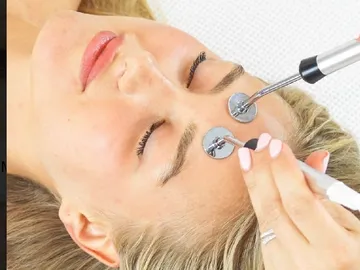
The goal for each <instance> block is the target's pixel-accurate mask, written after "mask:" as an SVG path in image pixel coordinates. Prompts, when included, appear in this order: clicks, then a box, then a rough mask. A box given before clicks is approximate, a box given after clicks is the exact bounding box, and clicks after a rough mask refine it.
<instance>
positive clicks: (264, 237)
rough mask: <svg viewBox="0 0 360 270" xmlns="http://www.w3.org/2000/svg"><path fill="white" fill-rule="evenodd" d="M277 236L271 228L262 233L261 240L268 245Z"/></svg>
mask: <svg viewBox="0 0 360 270" xmlns="http://www.w3.org/2000/svg"><path fill="white" fill-rule="evenodd" d="M275 238H276V234H275V233H274V230H273V229H270V230H268V231H266V232H264V233H262V234H261V235H260V240H261V242H262V243H263V244H264V245H267V244H268V243H269V242H270V241H271V240H273V239H275Z"/></svg>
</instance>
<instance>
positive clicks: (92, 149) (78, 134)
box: [36, 104, 122, 183]
mask: <svg viewBox="0 0 360 270" xmlns="http://www.w3.org/2000/svg"><path fill="white" fill-rule="evenodd" d="M63 105H65V104H63ZM52 109H54V108H52ZM101 111H102V113H101V114H100V113H98V111H94V110H91V111H90V110H87V111H84V110H76V109H73V110H70V108H69V107H66V106H63V111H58V110H51V109H50V108H48V110H47V111H46V113H42V114H41V115H39V116H38V118H37V119H38V121H39V122H38V125H37V128H36V132H37V133H38V136H37V138H38V143H39V146H40V147H39V151H40V156H41V160H42V162H43V163H44V164H45V167H46V169H47V170H48V171H49V173H50V174H51V175H52V176H54V177H55V178H59V179H67V180H68V181H74V179H77V180H76V181H79V182H80V181H81V180H82V179H83V180H85V179H86V180H85V181H89V180H90V179H102V180H101V181H100V182H99V183H104V182H106V181H107V179H112V178H113V176H112V175H116V174H117V173H118V172H117V171H116V168H119V163H118V161H119V160H120V152H121V149H119V147H118V145H119V144H121V134H122V130H121V128H120V127H121V125H120V124H119V125H114V123H116V121H117V122H118V121H119V119H116V118H114V113H113V112H112V111H107V110H105V109H102V110H101Z"/></svg>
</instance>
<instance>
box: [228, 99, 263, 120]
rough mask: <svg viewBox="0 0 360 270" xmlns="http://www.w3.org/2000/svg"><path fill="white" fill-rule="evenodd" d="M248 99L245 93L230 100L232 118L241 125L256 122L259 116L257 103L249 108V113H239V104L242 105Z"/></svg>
mask: <svg viewBox="0 0 360 270" xmlns="http://www.w3.org/2000/svg"><path fill="white" fill-rule="evenodd" d="M248 98H249V97H248V96H247V95H246V94H244V93H235V94H233V95H232V96H231V97H230V98H229V100H228V109H229V113H230V115H231V117H232V118H234V119H235V120H236V121H239V122H241V123H249V122H251V121H252V120H254V119H255V117H256V115H257V106H256V104H255V103H254V104H252V105H251V106H250V107H249V109H248V110H247V112H245V113H239V112H238V104H242V103H243V102H245V101H246V100H247V99H248ZM236 112H237V113H236Z"/></svg>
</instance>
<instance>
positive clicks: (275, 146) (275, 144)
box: [269, 139, 282, 158]
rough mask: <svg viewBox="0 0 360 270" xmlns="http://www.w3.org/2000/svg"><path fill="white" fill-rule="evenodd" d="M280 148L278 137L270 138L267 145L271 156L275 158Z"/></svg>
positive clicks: (280, 142)
mask: <svg viewBox="0 0 360 270" xmlns="http://www.w3.org/2000/svg"><path fill="white" fill-rule="evenodd" d="M281 149H282V141H280V140H278V139H274V140H271V142H270V146H269V152H270V156H271V157H272V158H276V157H277V156H278V155H279V154H280V152H281Z"/></svg>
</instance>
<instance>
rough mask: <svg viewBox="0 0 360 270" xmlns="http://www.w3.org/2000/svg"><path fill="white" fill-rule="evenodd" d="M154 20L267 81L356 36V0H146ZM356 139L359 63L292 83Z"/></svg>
mask: <svg viewBox="0 0 360 270" xmlns="http://www.w3.org/2000/svg"><path fill="white" fill-rule="evenodd" d="M148 3H149V4H150V6H151V7H152V9H153V10H154V13H155V15H156V17H157V18H158V20H159V21H162V22H165V23H167V24H170V25H172V26H175V27H177V28H179V29H182V30H183V31H185V32H188V33H189V34H191V35H193V36H195V37H196V38H197V39H199V40H200V41H201V42H203V43H204V44H205V45H207V47H209V48H210V49H211V50H213V51H214V52H215V53H217V54H218V55H220V56H221V57H223V58H225V59H227V60H231V61H235V62H239V63H241V64H242V65H243V66H244V67H245V69H246V70H247V71H249V72H250V73H252V74H254V75H256V76H259V77H261V78H262V79H264V80H266V81H268V82H275V81H277V80H279V79H284V78H286V77H287V76H290V75H293V74H294V73H296V72H297V70H298V65H299V62H300V60H302V59H304V58H307V57H310V56H313V55H316V54H319V53H322V52H325V51H327V50H329V49H332V48H334V47H336V46H337V45H341V44H342V43H344V42H347V41H349V40H351V39H354V38H356V37H358V36H359V35H360V0H273V1H264V0H227V1H221V0H177V1H176V0H148ZM295 85H297V86H299V87H300V88H302V89H304V90H306V91H309V92H310V93H311V94H312V95H313V96H314V97H315V99H316V101H317V102H319V103H321V104H324V105H326V106H327V107H328V108H329V110H330V113H331V114H332V116H333V118H334V119H335V120H337V121H338V122H339V123H340V124H341V125H342V126H343V127H344V128H345V129H346V130H349V131H351V132H352V134H354V135H355V136H356V138H357V140H358V142H360V111H359V110H360V62H358V63H356V64H354V65H352V66H349V67H347V68H345V69H343V70H341V71H338V72H337V73H334V74H332V75H330V76H328V77H326V78H324V79H323V80H322V81H320V82H318V83H317V84H315V85H310V84H307V83H304V82H298V83H296V84H295Z"/></svg>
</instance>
